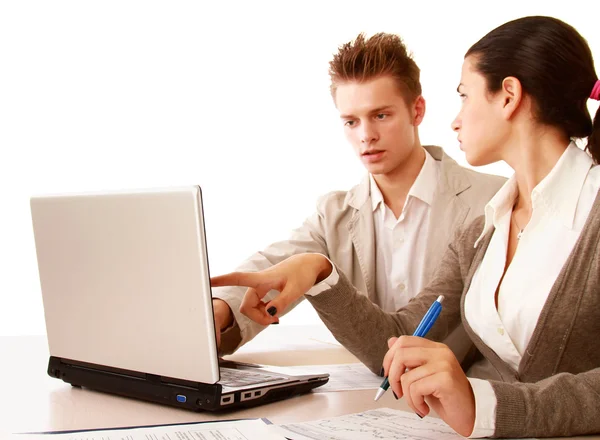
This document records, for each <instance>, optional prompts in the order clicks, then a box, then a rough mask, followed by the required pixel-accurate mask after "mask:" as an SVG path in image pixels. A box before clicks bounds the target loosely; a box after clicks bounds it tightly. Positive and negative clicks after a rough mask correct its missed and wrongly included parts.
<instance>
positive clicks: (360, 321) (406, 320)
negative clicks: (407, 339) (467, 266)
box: [308, 234, 472, 374]
mask: <svg viewBox="0 0 600 440" xmlns="http://www.w3.org/2000/svg"><path fill="white" fill-rule="evenodd" d="M455 240H456V242H453V243H452V244H450V246H449V248H448V250H447V252H446V253H445V255H444V257H443V259H442V262H441V264H440V266H439V267H438V269H437V271H436V273H435V276H434V278H433V280H432V281H431V283H430V284H429V285H428V286H427V287H426V288H425V289H424V290H423V291H421V293H420V294H419V295H417V296H416V297H415V298H413V299H412V300H411V301H410V302H409V303H408V304H407V305H406V306H405V307H403V308H402V309H400V310H398V311H397V312H394V313H386V312H384V311H382V310H381V309H380V308H379V307H378V306H377V305H375V304H373V303H372V302H371V301H370V300H369V298H367V297H366V296H364V295H361V294H360V293H359V292H358V291H357V290H356V288H354V286H352V284H351V283H350V282H349V281H348V279H347V278H346V276H345V275H344V274H343V273H342V272H341V271H339V269H338V272H339V274H340V279H339V281H338V283H337V284H336V285H335V286H334V287H332V288H331V289H329V290H328V291H325V292H322V293H320V294H319V295H317V296H313V297H308V300H309V301H310V303H311V304H312V305H313V306H314V308H315V310H316V311H317V313H318V314H319V316H320V317H321V319H322V320H323V322H324V323H325V325H326V326H327V327H328V328H329V330H330V331H331V332H332V333H333V335H334V336H335V338H336V339H337V340H338V341H339V342H340V343H341V344H342V345H343V346H344V347H346V349H348V350H349V351H350V352H351V353H352V354H354V355H355V356H356V357H357V358H358V359H359V360H360V361H361V362H363V363H364V364H365V365H366V366H367V367H368V368H369V369H370V370H371V371H373V372H374V373H376V374H379V372H380V370H381V366H382V362H383V358H384V356H385V354H386V353H387V350H388V347H387V340H388V339H389V338H390V337H392V336H401V335H410V334H412V333H413V332H414V330H415V329H416V327H417V325H418V324H419V322H420V321H421V319H422V318H423V316H424V315H425V313H426V312H427V310H428V309H429V307H430V306H431V304H432V303H433V302H434V301H435V300H436V299H437V298H438V296H439V295H444V297H445V298H444V302H443V309H442V312H441V314H440V316H439V318H438V320H437V321H436V323H435V325H434V326H433V328H432V329H431V331H430V332H429V334H428V335H427V338H428V339H432V340H435V341H441V340H443V339H444V338H445V337H446V336H447V335H448V334H449V333H450V332H451V331H452V330H453V329H454V328H455V327H456V326H457V325H458V324H459V323H460V319H461V318H460V299H461V295H462V291H463V276H464V274H463V271H462V270H461V262H460V261H459V260H460V259H461V256H460V255H459V254H460V253H459V250H458V247H457V246H455V245H456V244H458V243H460V242H461V241H462V240H463V237H462V234H461V235H457V238H456V239H455ZM462 247H463V248H464V246H462ZM466 248H468V246H467V247H466ZM471 248H472V245H471Z"/></svg>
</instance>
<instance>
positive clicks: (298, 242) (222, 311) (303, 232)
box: [212, 198, 328, 354]
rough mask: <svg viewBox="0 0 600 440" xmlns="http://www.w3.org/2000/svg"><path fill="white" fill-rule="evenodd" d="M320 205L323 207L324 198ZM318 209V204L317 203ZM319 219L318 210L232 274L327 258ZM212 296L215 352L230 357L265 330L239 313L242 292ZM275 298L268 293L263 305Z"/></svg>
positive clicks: (240, 289) (222, 289)
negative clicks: (303, 257) (314, 256)
mask: <svg viewBox="0 0 600 440" xmlns="http://www.w3.org/2000/svg"><path fill="white" fill-rule="evenodd" d="M323 203H326V199H325V198H324V200H323ZM319 206H322V204H321V203H320V204H319ZM323 215H324V214H323V210H321V209H319V208H318V209H317V211H316V212H315V213H314V214H313V215H312V216H311V217H309V218H307V219H306V220H305V221H304V223H303V224H302V226H301V227H299V228H297V229H295V230H293V231H292V233H291V235H290V237H289V239H288V240H286V241H280V242H277V243H273V244H272V245H270V246H269V247H267V248H266V249H264V250H263V251H261V252H257V253H256V254H254V255H252V256H251V257H250V258H249V259H247V260H246V261H244V262H243V263H242V264H241V265H240V266H239V267H237V268H236V269H235V270H236V271H239V272H258V271H260V270H264V269H268V268H269V267H271V266H274V265H275V264H277V263H279V262H281V261H283V260H285V259H286V258H288V257H290V256H292V255H296V254H301V253H320V254H323V255H328V249H327V243H326V241H325V226H324V225H325V222H324V219H323ZM212 292H213V309H214V312H215V325H216V326H217V328H220V329H221V330H222V334H221V335H220V350H219V351H220V353H221V354H230V353H233V352H234V351H235V350H237V349H238V348H239V347H240V346H241V345H243V344H245V343H246V342H248V341H250V340H251V339H253V338H254V337H255V336H256V335H257V334H258V333H260V332H261V331H262V330H263V329H264V328H265V327H264V326H262V325H260V324H257V323H256V322H254V321H252V320H251V319H249V318H248V317H247V316H245V315H243V314H242V313H240V311H239V310H240V305H241V302H242V299H243V297H244V293H246V288H244V287H214V288H213V289H212ZM276 294H277V292H275V291H271V292H269V293H268V294H267V296H266V297H265V299H264V301H265V302H267V301H269V300H271V299H272V298H273V297H274V296H276ZM301 300H302V299H300V300H298V301H296V302H295V303H294V304H293V305H292V306H290V308H289V309H288V310H287V311H286V312H288V311H289V310H291V309H293V308H294V307H295V306H296V305H297V304H299V303H300V301H301Z"/></svg>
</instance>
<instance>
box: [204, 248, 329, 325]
mask: <svg viewBox="0 0 600 440" xmlns="http://www.w3.org/2000/svg"><path fill="white" fill-rule="evenodd" d="M331 271H332V267H331V263H329V260H328V259H327V258H326V257H324V256H323V255H321V254H298V255H294V256H292V257H289V258H287V259H286V260H283V261H282V262H280V263H278V264H276V265H274V266H272V267H270V268H268V269H265V270H263V271H260V272H232V273H229V274H226V275H221V276H217V277H213V278H211V285H212V287H220V286H245V287H248V290H247V291H246V294H245V295H244V299H243V301H242V305H241V306H240V312H242V313H243V314H244V315H246V316H248V317H249V318H250V319H252V320H253V321H255V322H257V323H259V324H261V325H269V324H273V323H275V322H278V320H279V316H280V315H281V313H283V312H284V311H285V310H286V309H287V308H288V307H289V306H290V304H292V303H293V302H294V301H296V300H297V299H299V298H300V297H301V296H302V295H304V294H305V293H306V292H308V290H310V288H311V287H312V286H314V285H315V283H318V282H320V281H322V280H324V279H325V278H327V276H329V274H330V273H331ZM271 290H277V291H279V292H281V293H280V294H279V295H277V296H276V297H275V298H274V299H273V300H272V301H269V302H268V303H264V302H263V301H262V299H263V298H264V297H265V295H266V294H267V293H269V292H270V291H271Z"/></svg>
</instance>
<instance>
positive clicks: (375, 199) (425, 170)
mask: <svg viewBox="0 0 600 440" xmlns="http://www.w3.org/2000/svg"><path fill="white" fill-rule="evenodd" d="M423 151H424V152H425V162H424V163H423V166H422V167H421V171H419V174H418V175H417V178H416V179H415V181H414V182H413V184H412V186H411V188H410V190H409V191H408V195H407V199H408V197H410V196H412V197H416V198H418V199H420V200H422V201H424V202H425V203H427V204H428V205H429V206H431V205H432V203H433V197H434V195H435V190H436V187H437V181H438V174H439V173H438V167H437V166H436V163H435V159H434V158H433V157H432V156H431V154H429V152H428V151H427V150H425V149H423ZM369 180H370V184H371V186H370V192H371V207H372V209H373V212H375V211H376V210H377V208H378V207H379V205H380V204H382V203H383V194H381V190H380V189H379V187H378V186H377V182H375V179H374V178H373V175H372V174H369Z"/></svg>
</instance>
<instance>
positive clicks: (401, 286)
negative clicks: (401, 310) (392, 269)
mask: <svg viewBox="0 0 600 440" xmlns="http://www.w3.org/2000/svg"><path fill="white" fill-rule="evenodd" d="M398 289H399V290H400V291H401V292H402V291H404V289H406V285H405V284H404V283H400V284H399V285H398Z"/></svg>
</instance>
